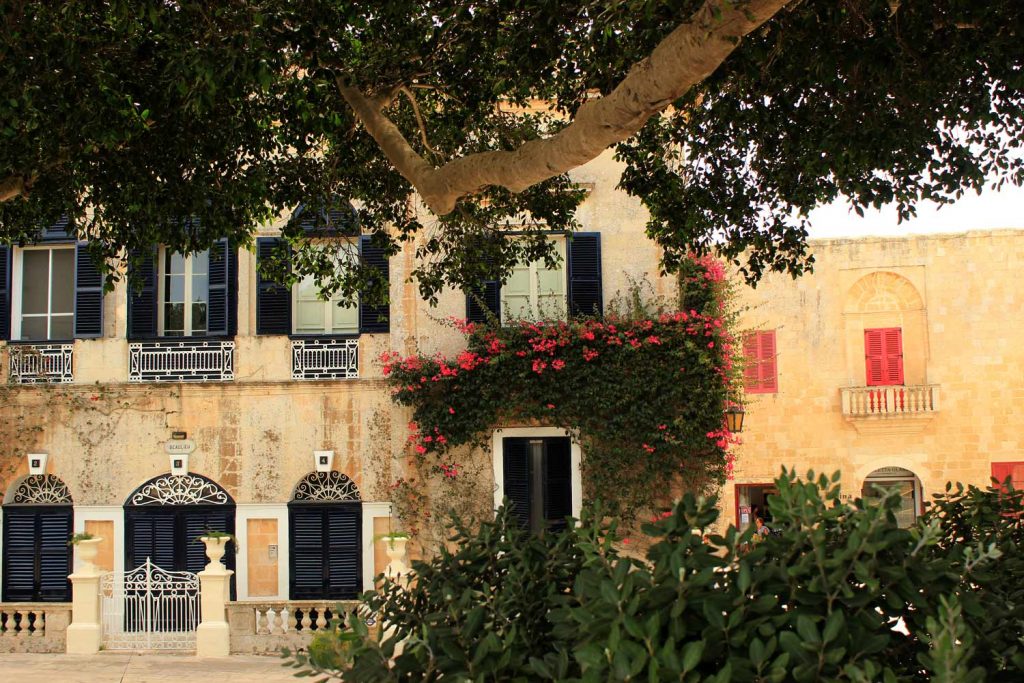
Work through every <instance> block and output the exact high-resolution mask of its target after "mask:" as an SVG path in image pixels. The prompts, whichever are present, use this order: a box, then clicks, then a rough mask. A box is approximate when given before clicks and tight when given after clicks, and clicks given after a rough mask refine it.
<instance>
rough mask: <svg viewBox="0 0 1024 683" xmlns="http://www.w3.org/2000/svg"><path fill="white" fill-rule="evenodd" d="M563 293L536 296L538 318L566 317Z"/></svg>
mask: <svg viewBox="0 0 1024 683" xmlns="http://www.w3.org/2000/svg"><path fill="white" fill-rule="evenodd" d="M565 304H566V302H565V295H564V294H549V295H541V296H539V297H538V298H537V316H538V320H560V319H562V318H565V317H566V305H565Z"/></svg>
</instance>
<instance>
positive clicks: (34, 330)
mask: <svg viewBox="0 0 1024 683" xmlns="http://www.w3.org/2000/svg"><path fill="white" fill-rule="evenodd" d="M21 338H22V339H24V340H25V341H39V340H41V339H46V316H35V317H31V318H22V319H21Z"/></svg>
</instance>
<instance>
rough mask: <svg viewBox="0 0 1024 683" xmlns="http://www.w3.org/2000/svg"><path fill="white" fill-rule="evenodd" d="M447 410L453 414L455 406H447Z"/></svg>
mask: <svg viewBox="0 0 1024 683" xmlns="http://www.w3.org/2000/svg"><path fill="white" fill-rule="evenodd" d="M448 412H449V413H450V414H452V415H454V414H455V408H452V407H451V406H448Z"/></svg>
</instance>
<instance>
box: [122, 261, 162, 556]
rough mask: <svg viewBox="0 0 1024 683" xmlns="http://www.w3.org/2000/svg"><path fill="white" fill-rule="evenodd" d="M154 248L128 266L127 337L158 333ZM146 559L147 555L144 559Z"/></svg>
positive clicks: (133, 337)
mask: <svg viewBox="0 0 1024 683" xmlns="http://www.w3.org/2000/svg"><path fill="white" fill-rule="evenodd" d="M158 252H159V250H158V249H157V248H156V247H151V248H149V249H147V250H145V252H143V253H141V254H140V253H139V252H135V253H133V255H132V257H131V260H130V261H129V265H128V338H129V339H152V338H154V337H156V335H157V326H156V321H157V315H156V311H157V304H158V302H157V273H158V269H157V262H156V260H157V254H158ZM143 559H145V558H143Z"/></svg>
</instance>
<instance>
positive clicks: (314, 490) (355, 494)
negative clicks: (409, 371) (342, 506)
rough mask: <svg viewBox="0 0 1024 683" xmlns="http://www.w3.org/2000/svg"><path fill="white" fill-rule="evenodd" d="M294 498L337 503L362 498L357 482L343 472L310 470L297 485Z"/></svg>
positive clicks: (310, 501) (312, 501) (311, 501)
mask: <svg viewBox="0 0 1024 683" xmlns="http://www.w3.org/2000/svg"><path fill="white" fill-rule="evenodd" d="M292 500H301V501H306V502H309V503H335V502H343V501H353V500H356V501H357V500H360V498H359V489H358V488H356V485H355V483H354V482H353V481H352V480H351V479H349V478H348V477H347V476H345V475H344V474H342V473H341V472H333V471H332V472H310V473H309V474H307V475H306V476H305V477H303V478H302V481H300V482H299V483H298V485H297V486H296V487H295V491H294V493H293V494H292Z"/></svg>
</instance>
